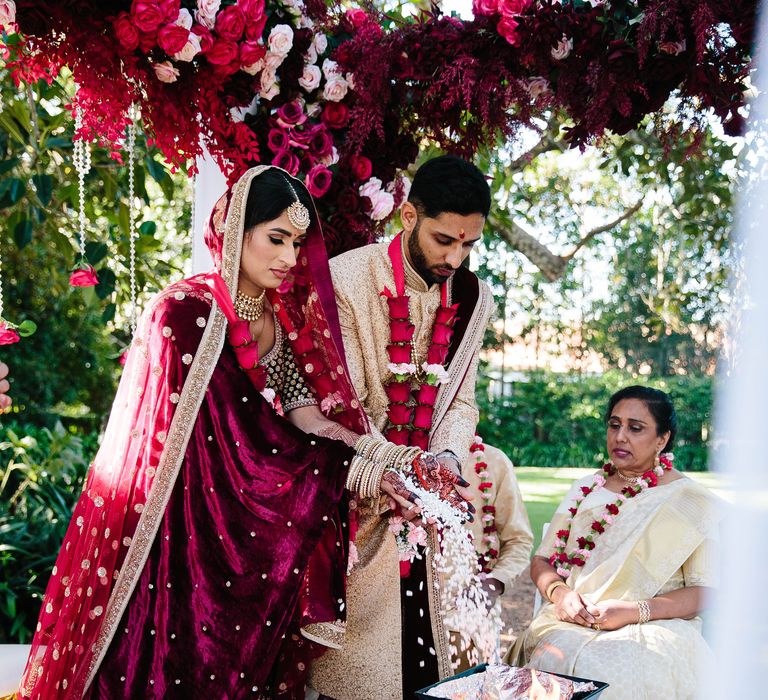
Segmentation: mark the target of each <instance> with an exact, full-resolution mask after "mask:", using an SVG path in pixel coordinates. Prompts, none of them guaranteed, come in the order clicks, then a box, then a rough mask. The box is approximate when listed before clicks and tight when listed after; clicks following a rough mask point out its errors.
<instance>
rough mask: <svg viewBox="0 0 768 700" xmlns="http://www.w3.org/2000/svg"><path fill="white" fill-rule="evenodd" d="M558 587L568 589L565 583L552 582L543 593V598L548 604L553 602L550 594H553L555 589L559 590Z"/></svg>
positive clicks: (559, 581)
mask: <svg viewBox="0 0 768 700" xmlns="http://www.w3.org/2000/svg"><path fill="white" fill-rule="evenodd" d="M560 586H565V587H566V588H568V584H567V583H566V582H565V581H561V580H558V581H552V583H550V584H549V585H548V586H547V589H546V590H545V591H544V597H545V598H546V599H547V600H548V601H549V602H550V603H554V602H555V601H554V600H552V594H553V593H554V592H555V589H557V588H560Z"/></svg>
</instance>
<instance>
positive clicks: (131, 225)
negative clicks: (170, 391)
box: [126, 105, 137, 333]
mask: <svg viewBox="0 0 768 700" xmlns="http://www.w3.org/2000/svg"><path fill="white" fill-rule="evenodd" d="M128 118H129V120H130V121H129V123H128V137H127V139H126V146H127V149H128V242H129V270H130V271H129V275H130V284H131V333H135V332H136V237H137V234H136V202H135V194H134V185H135V182H134V155H135V151H136V109H135V106H134V105H131V106H130V108H129V109H128Z"/></svg>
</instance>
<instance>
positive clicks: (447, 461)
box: [437, 450, 474, 501]
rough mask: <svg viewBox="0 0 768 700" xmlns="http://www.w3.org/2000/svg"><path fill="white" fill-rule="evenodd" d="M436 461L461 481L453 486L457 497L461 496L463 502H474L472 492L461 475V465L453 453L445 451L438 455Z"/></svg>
mask: <svg viewBox="0 0 768 700" xmlns="http://www.w3.org/2000/svg"><path fill="white" fill-rule="evenodd" d="M437 461H438V462H440V464H442V465H443V466H444V467H445V468H446V469H450V470H451V471H452V472H453V473H454V474H456V475H458V476H459V478H460V479H461V481H459V483H457V484H456V485H455V486H454V488H455V489H456V492H457V493H458V494H459V496H461V497H462V498H463V499H464V500H465V501H472V500H474V496H473V495H472V491H471V490H470V489H469V483H468V482H467V481H466V480H465V479H464V477H463V476H462V475H461V463H460V462H459V458H458V457H457V456H456V455H455V454H453V452H451V451H449V450H445V451H444V452H441V453H440V454H439V455H437Z"/></svg>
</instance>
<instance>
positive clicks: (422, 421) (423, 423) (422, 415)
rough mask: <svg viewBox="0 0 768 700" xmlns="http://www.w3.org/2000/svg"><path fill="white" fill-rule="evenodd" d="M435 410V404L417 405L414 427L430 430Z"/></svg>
mask: <svg viewBox="0 0 768 700" xmlns="http://www.w3.org/2000/svg"><path fill="white" fill-rule="evenodd" d="M434 410H435V407H434V406H416V410H415V411H414V415H413V427H414V428H421V429H422V430H429V429H430V428H431V427H432V414H433V413H434Z"/></svg>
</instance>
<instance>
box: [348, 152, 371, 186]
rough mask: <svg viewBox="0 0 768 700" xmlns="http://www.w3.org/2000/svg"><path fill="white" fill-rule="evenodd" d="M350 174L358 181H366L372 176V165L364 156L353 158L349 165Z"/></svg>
mask: <svg viewBox="0 0 768 700" xmlns="http://www.w3.org/2000/svg"><path fill="white" fill-rule="evenodd" d="M350 166H351V167H352V174H353V175H354V176H355V177H356V178H357V179H358V180H363V181H365V180H368V179H369V178H370V177H371V175H372V174H373V164H372V163H371V161H370V160H369V159H368V158H366V157H365V156H354V157H353V158H352V162H351V163H350Z"/></svg>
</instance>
